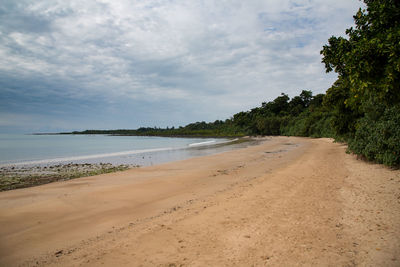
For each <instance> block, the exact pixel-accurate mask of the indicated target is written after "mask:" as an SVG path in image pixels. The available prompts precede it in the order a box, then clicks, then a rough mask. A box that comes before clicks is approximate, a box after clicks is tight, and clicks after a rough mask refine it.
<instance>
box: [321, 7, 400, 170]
mask: <svg viewBox="0 0 400 267" xmlns="http://www.w3.org/2000/svg"><path fill="white" fill-rule="evenodd" d="M364 2H365V4H366V6H367V8H366V10H362V9H360V10H359V11H358V12H357V14H356V15H355V16H354V21H355V28H350V29H347V30H346V34H347V35H348V38H347V39H346V38H343V37H334V36H333V37H331V38H330V39H329V40H328V44H327V45H325V46H324V47H323V49H322V51H321V54H322V55H323V59H322V62H323V63H324V64H325V68H326V71H327V72H330V71H335V72H336V73H337V74H338V80H337V81H336V82H335V83H334V84H333V86H332V87H331V88H330V89H328V91H327V93H326V97H325V99H324V104H325V106H326V107H328V108H330V109H331V110H332V116H333V117H332V120H331V122H332V128H333V130H334V131H335V135H336V136H337V137H338V138H341V139H343V140H346V141H347V142H348V143H349V150H350V151H352V152H354V153H356V154H359V155H362V156H364V157H365V158H367V159H368V160H373V161H376V162H380V163H384V164H386V165H390V166H399V151H400V147H399V144H400V140H399V135H400V132H399V129H400V128H399V126H398V125H399V124H400V121H399V115H398V114H397V113H398V112H399V110H400V109H399V107H400V106H399V104H400V79H399V78H400V2H399V1H397V0H379V1H378V0H365V1H364ZM396 111H397V113H396Z"/></svg>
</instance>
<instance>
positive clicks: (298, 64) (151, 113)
mask: <svg viewBox="0 0 400 267" xmlns="http://www.w3.org/2000/svg"><path fill="white" fill-rule="evenodd" d="M362 5H363V3H362V2H360V1H358V0H246V1H242V0H238V1H236V0H213V1H211V0H191V1H187V0H182V1H175V0H146V1H145V0H129V1H128V0H126V1H125V0H97V1H91V0H87V1H81V0H77V1H75V0H69V1H65V0H36V1H27V0H2V1H1V2H0V133H12V132H24V133H29V132H58V131H70V130H84V129H135V128H138V127H142V126H143V127H154V126H157V127H171V126H175V127H178V126H184V125H186V124H188V123H191V122H196V121H206V122H210V121H215V120H217V119H221V120H225V119H228V118H230V117H231V116H233V115H234V114H235V113H237V112H240V111H246V110H249V109H251V108H254V107H257V106H260V105H261V103H262V102H266V101H271V100H273V99H275V98H276V97H277V96H279V95H280V94H281V93H282V92H283V93H286V94H288V95H289V96H290V97H293V96H295V95H298V94H299V93H300V92H301V91H302V90H311V91H312V92H313V94H314V95H315V94H318V93H324V92H325V91H326V90H327V89H328V88H329V87H330V86H331V85H332V83H333V82H334V81H335V80H336V77H337V76H336V75H335V74H334V73H329V74H326V73H325V69H324V65H323V64H322V63H321V55H320V50H321V49H322V46H323V45H324V44H326V43H327V40H328V38H329V37H331V36H332V35H335V36H344V35H345V29H347V28H349V27H351V26H353V15H354V14H355V13H356V11H357V10H358V8H360V7H362Z"/></svg>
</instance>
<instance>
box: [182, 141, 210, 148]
mask: <svg viewBox="0 0 400 267" xmlns="http://www.w3.org/2000/svg"><path fill="white" fill-rule="evenodd" d="M215 142H216V141H215V140H212V141H205V142H200V143H193V144H189V145H188V146H190V147H192V146H204V145H209V144H213V143H215Z"/></svg>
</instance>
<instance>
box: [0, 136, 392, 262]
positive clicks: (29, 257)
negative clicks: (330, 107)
mask: <svg viewBox="0 0 400 267" xmlns="http://www.w3.org/2000/svg"><path fill="white" fill-rule="evenodd" d="M345 149H346V147H345V146H344V145H341V144H337V143H333V142H332V140H330V139H307V138H294V137H274V138H267V140H266V141H265V142H263V143H262V144H260V145H257V146H252V147H248V148H244V149H238V150H234V151H229V152H225V153H221V154H217V155H212V156H205V157H198V158H192V159H188V160H184V161H178V162H172V163H167V164H161V165H157V166H152V167H145V168H138V169H131V170H127V171H124V172H117V173H111V174H104V175H99V176H92V177H87V178H79V179H75V180H70V181H65V182H56V183H52V184H47V185H43V186H38V187H32V188H25V189H18V190H12V191H6V192H0V266H19V265H28V266H32V265H39V266H41V265H45V266H47V265H49V266H53V265H57V266H79V265H88V266H99V265H105V266H121V265H128V266H181V265H183V266H207V265H211V266H252V265H254V266H265V265H268V266H304V265H316V266H353V265H362V266H368V265H369V266H399V265H400V257H399V255H400V171H399V170H391V169H388V168H386V167H383V166H381V165H376V164H370V163H365V162H363V161H359V160H356V159H355V157H354V156H352V155H348V154H346V153H345Z"/></svg>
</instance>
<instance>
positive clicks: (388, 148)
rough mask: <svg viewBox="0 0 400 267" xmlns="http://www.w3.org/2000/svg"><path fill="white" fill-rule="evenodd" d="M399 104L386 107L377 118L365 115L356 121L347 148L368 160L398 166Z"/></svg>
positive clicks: (399, 153)
mask: <svg viewBox="0 0 400 267" xmlns="http://www.w3.org/2000/svg"><path fill="white" fill-rule="evenodd" d="M399 111H400V106H399V105H397V106H394V107H391V108H387V109H386V110H385V111H384V113H383V115H382V116H381V117H379V118H377V119H373V118H371V116H365V117H364V118H362V119H360V120H359V121H358V124H357V126H356V132H355V136H354V138H352V139H351V140H350V141H349V150H350V151H351V152H353V153H355V154H359V155H363V156H365V157H366V158H367V159H368V160H371V161H375V162H378V163H383V164H386V165H388V166H394V167H400V112H399Z"/></svg>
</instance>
